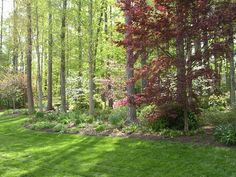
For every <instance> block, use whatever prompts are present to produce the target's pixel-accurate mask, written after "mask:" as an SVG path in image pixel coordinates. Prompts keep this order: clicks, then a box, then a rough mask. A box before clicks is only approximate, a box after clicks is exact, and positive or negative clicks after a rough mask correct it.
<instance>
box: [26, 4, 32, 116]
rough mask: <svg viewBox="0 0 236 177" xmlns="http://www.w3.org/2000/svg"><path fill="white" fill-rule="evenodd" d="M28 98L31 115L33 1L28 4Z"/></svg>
mask: <svg viewBox="0 0 236 177" xmlns="http://www.w3.org/2000/svg"><path fill="white" fill-rule="evenodd" d="M27 17H28V23H27V47H28V48H27V98H28V111H29V114H32V113H33V112H34V99H33V89H32V18H31V1H30V0H29V1H28V2H27Z"/></svg>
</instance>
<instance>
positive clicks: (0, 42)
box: [0, 0, 4, 54]
mask: <svg viewBox="0 0 236 177" xmlns="http://www.w3.org/2000/svg"><path fill="white" fill-rule="evenodd" d="M3 6H4V3H3V0H2V8H1V34H0V35H1V36H0V37H1V39H0V54H2V45H3V34H2V33H3Z"/></svg>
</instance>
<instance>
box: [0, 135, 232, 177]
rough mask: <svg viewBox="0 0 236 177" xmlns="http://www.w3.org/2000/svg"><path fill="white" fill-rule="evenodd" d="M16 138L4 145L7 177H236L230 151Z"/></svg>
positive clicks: (142, 143)
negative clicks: (6, 156)
mask: <svg viewBox="0 0 236 177" xmlns="http://www.w3.org/2000/svg"><path fill="white" fill-rule="evenodd" d="M12 136H13V135H9V140H11V141H12V142H8V141H5V142H3V144H4V145H5V147H2V146H0V151H1V152H3V154H4V153H5V154H7V155H9V156H10V157H8V158H6V159H5V160H3V161H1V154H0V162H2V163H1V165H0V167H1V166H3V167H4V168H2V169H1V168H0V176H3V177H5V176H10V175H9V174H10V172H9V170H10V171H13V172H14V170H15V172H14V174H17V175H15V176H21V177H45V176H48V177H53V176H55V177H62V176H63V177H64V176H70V177H71V176H75V177H77V176H89V177H93V176H99V177H102V176H104V177H105V176H106V177H113V176H114V177H122V176H124V177H138V176H141V177H149V176H150V177H185V176H186V177H190V176H191V177H195V176H196V177H199V176H214V177H217V176H220V177H223V176H225V177H228V176H236V172H235V165H236V162H235V159H236V153H235V151H232V150H229V149H224V148H214V147H199V146H191V145H184V144H180V143H169V142H154V141H148V140H146V141H144V140H138V139H125V138H110V137H87V136H76V135H57V134H47V133H40V132H31V131H26V132H25V131H24V132H18V134H17V132H16V134H15V135H14V137H12ZM0 140H1V136H0ZM11 155H12V157H11ZM14 155H15V156H14ZM13 172H12V173H13ZM11 176H14V175H11Z"/></svg>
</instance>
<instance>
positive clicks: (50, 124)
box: [31, 121, 55, 130]
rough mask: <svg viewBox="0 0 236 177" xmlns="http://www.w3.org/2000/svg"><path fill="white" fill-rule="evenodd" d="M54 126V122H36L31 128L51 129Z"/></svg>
mask: <svg viewBox="0 0 236 177" xmlns="http://www.w3.org/2000/svg"><path fill="white" fill-rule="evenodd" d="M54 126H55V123H54V122H48V121H44V122H36V123H34V124H33V125H32V127H31V129H33V130H43V129H51V128H53V127H54Z"/></svg>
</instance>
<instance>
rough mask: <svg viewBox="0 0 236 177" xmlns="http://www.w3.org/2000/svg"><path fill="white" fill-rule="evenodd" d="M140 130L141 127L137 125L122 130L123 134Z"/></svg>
mask: <svg viewBox="0 0 236 177" xmlns="http://www.w3.org/2000/svg"><path fill="white" fill-rule="evenodd" d="M139 129H140V127H139V125H137V124H131V125H129V126H126V127H124V128H123V129H122V131H123V132H125V133H128V134H130V133H134V132H137V131H138V130H139Z"/></svg>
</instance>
